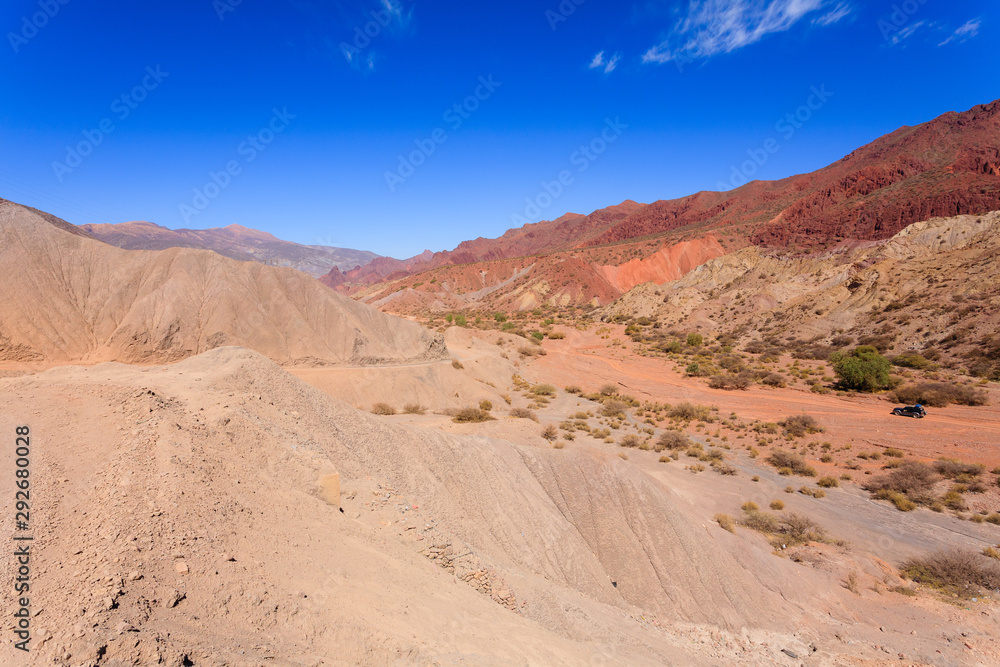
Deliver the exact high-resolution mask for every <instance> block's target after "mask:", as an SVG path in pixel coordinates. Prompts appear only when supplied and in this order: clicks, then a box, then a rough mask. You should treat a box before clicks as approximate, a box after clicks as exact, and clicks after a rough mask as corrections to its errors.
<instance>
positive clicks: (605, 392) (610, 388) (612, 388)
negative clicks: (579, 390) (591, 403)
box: [597, 384, 618, 396]
mask: <svg viewBox="0 0 1000 667" xmlns="http://www.w3.org/2000/svg"><path fill="white" fill-rule="evenodd" d="M597 391H598V393H600V394H601V396H614V395H615V394H617V393H618V386H617V385H613V384H606V385H603V386H602V387H601V388H600V389H598V390H597Z"/></svg>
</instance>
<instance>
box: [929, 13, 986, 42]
mask: <svg viewBox="0 0 1000 667" xmlns="http://www.w3.org/2000/svg"><path fill="white" fill-rule="evenodd" d="M982 23H983V21H982V19H978V18H976V19H972V20H970V21H966V23H965V25H963V26H962V27H961V28H959V29H958V30H956V31H955V32H953V33H952V34H951V36H950V37H948V39H946V40H944V41H943V42H941V43H940V44H938V46H944V45H945V44H950V43H952V42H958V43H959V44H961V43H962V42H964V41H966V40H970V39H972V38H973V37H975V36H976V35H978V34H979V26H981V25H982Z"/></svg>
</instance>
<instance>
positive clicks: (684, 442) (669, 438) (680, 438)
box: [656, 431, 692, 452]
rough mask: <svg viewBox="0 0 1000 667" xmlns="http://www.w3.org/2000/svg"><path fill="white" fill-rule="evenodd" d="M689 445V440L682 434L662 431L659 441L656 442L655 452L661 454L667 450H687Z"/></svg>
mask: <svg viewBox="0 0 1000 667" xmlns="http://www.w3.org/2000/svg"><path fill="white" fill-rule="evenodd" d="M691 444H692V443H691V439H690V438H688V437H687V436H686V435H684V434H683V433H678V432H677V431H664V432H663V434H662V435H661V436H660V438H659V440H657V441H656V451H658V452H662V451H663V450H664V449H669V450H670V451H676V450H680V449H687V448H688V447H690V446H691Z"/></svg>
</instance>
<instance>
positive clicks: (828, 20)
mask: <svg viewBox="0 0 1000 667" xmlns="http://www.w3.org/2000/svg"><path fill="white" fill-rule="evenodd" d="M852 11H854V8H853V7H851V5H850V4H848V3H846V2H841V3H839V4H838V5H837V6H836V7H834V8H833V9H831V10H830V11H828V12H827V13H826V14H823V15H822V16H820V17H819V18H816V19H813V23H815V24H816V25H821V26H827V25H833V24H834V23H837V22H838V21H840V20H841V19H843V18H847V17H848V16H850V15H851V12H852Z"/></svg>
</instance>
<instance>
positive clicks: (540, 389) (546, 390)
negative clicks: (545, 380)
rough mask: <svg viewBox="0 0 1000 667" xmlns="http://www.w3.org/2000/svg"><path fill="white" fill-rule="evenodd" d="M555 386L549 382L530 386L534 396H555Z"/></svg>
mask: <svg viewBox="0 0 1000 667" xmlns="http://www.w3.org/2000/svg"><path fill="white" fill-rule="evenodd" d="M556 391H557V390H556V388H555V387H554V386H552V385H551V384H536V385H535V386H533V387H532V388H531V393H532V395H534V396H555V395H556Z"/></svg>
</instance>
